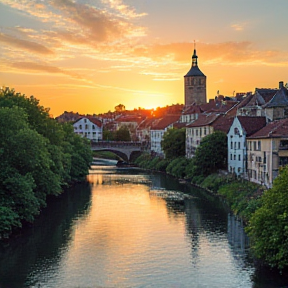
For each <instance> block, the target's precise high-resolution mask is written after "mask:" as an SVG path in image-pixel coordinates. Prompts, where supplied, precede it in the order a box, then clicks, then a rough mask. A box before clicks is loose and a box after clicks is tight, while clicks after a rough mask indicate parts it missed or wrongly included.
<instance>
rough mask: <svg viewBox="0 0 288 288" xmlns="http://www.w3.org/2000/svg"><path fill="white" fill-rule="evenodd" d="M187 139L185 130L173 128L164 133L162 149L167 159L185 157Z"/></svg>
mask: <svg viewBox="0 0 288 288" xmlns="http://www.w3.org/2000/svg"><path fill="white" fill-rule="evenodd" d="M185 137H186V136H185V128H181V129H175V128H172V129H169V130H168V131H167V132H165V133H164V136H163V140H162V141H161V147H162V150H163V151H164V154H165V158H167V159H174V158H177V157H180V156H185Z"/></svg>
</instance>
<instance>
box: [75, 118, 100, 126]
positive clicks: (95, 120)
mask: <svg viewBox="0 0 288 288" xmlns="http://www.w3.org/2000/svg"><path fill="white" fill-rule="evenodd" d="M81 119H88V120H89V121H91V122H92V123H93V124H95V125H97V126H98V127H99V128H101V127H102V122H101V121H100V120H99V119H97V118H95V117H92V116H84V117H81V118H79V119H78V120H76V121H75V122H74V123H77V122H78V121H80V120H81Z"/></svg>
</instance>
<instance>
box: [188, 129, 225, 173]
mask: <svg viewBox="0 0 288 288" xmlns="http://www.w3.org/2000/svg"><path fill="white" fill-rule="evenodd" d="M193 166H194V167H193V170H194V171H193V174H194V175H203V176H207V175H209V174H212V173H214V172H216V171H217V170H219V169H227V136H226V134H225V133H224V132H221V131H216V132H214V133H212V134H209V135H207V136H206V137H204V138H203V139H202V141H201V143H200V146H199V147H198V148H197V149H196V152H195V157H194V158H193Z"/></svg>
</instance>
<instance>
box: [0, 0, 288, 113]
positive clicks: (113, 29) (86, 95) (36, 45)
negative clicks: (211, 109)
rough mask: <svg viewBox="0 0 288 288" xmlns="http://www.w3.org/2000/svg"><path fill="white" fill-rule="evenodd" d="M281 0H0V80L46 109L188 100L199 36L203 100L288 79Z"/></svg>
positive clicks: (286, 19)
mask: <svg viewBox="0 0 288 288" xmlns="http://www.w3.org/2000/svg"><path fill="white" fill-rule="evenodd" d="M287 11H288V1H287V0H275V1H271V0H249V1H248V0H241V1H239V0H218V1H216V0H150V1H149V0H74V1H73V0H0V86H9V87H13V88H15V90H16V91H17V92H21V93H23V94H26V95H27V96H30V95H34V96H35V97H36V98H38V99H39V100H40V104H41V105H43V106H44V107H50V108H51V110H50V111H51V114H52V115H53V116H58V115H59V114H61V113H63V112H64V111H74V112H79V113H83V114H86V113H101V112H107V111H108V110H111V111H114V107H115V106H116V105H118V104H120V103H122V104H124V105H125V106H126V109H133V108H138V107H143V108H153V107H154V108H156V107H158V106H161V107H162V106H166V105H171V104H176V103H184V84H183V76H184V75H185V74H186V73H187V72H188V70H189V69H190V66H191V56H192V53H193V49H194V44H193V41H194V40H195V42H196V48H197V54H198V57H199V58H198V65H199V67H200V69H201V70H202V72H203V73H204V74H205V75H206V76H207V98H214V96H215V95H216V93H217V90H219V91H220V94H223V95H233V91H235V92H247V91H254V89H255V88H256V87H258V88H275V87H278V83H279V81H284V83H287V82H288V38H287V27H288V16H287Z"/></svg>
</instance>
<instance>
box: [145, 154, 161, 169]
mask: <svg viewBox="0 0 288 288" xmlns="http://www.w3.org/2000/svg"><path fill="white" fill-rule="evenodd" d="M160 161H161V159H160V158H159V157H155V158H153V159H152V160H151V161H149V163H148V167H147V168H148V169H151V170H156V165H157V163H158V162H160Z"/></svg>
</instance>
